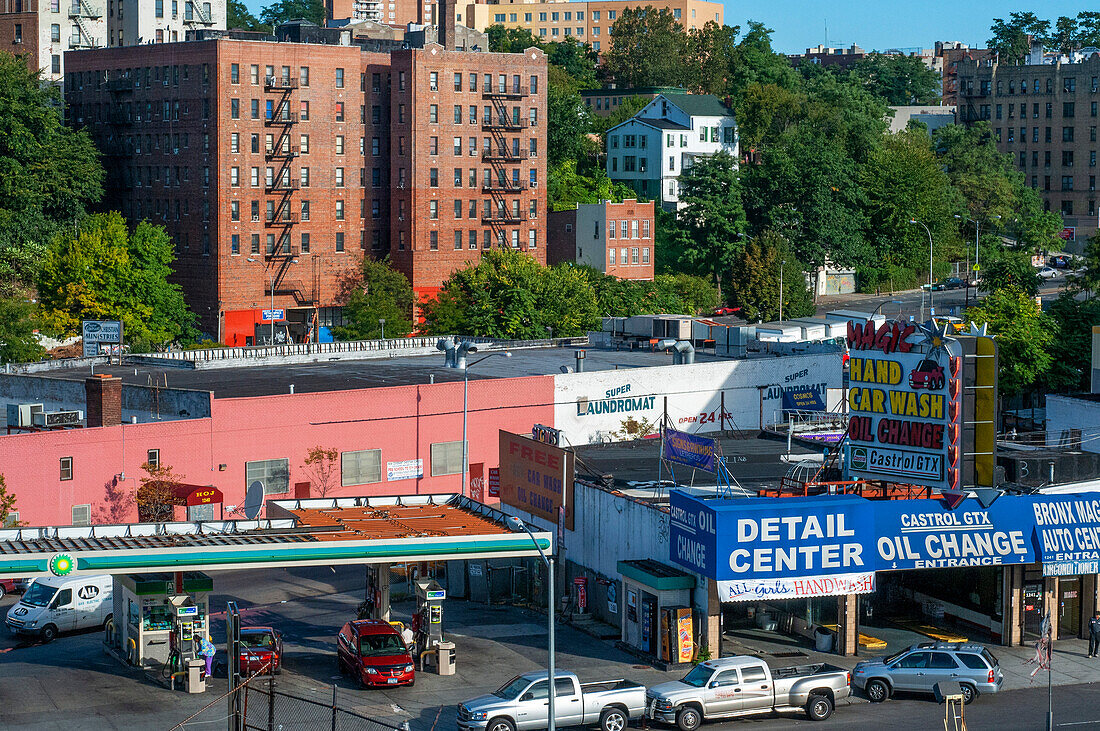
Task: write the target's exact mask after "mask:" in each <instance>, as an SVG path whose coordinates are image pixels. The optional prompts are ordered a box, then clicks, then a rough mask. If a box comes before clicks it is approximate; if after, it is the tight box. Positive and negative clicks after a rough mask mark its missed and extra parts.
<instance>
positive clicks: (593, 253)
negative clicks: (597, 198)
mask: <svg viewBox="0 0 1100 731" xmlns="http://www.w3.org/2000/svg"><path fill="white" fill-rule="evenodd" d="M653 216H654V209H653V201H646V202H645V203H639V202H638V201H636V200H634V199H632V198H628V199H627V200H624V201H623V202H622V203H615V202H613V201H601V202H599V203H593V204H588V203H581V204H579V205H578V206H577V207H576V208H574V209H573V210H569V211H554V212H552V213H550V214H549V223H548V228H549V230H548V232H547V237H548V239H549V243H548V244H547V259H548V263H550V264H560V263H562V262H569V261H571V262H576V263H578V264H586V265H588V266H590V267H592V268H593V269H598V270H599V271H601V272H603V273H604V274H610V275H611V276H613V277H619V278H620V279H653V260H654V254H655V251H656V249H655V245H654V236H655V235H656V228H655V222H654V220H653Z"/></svg>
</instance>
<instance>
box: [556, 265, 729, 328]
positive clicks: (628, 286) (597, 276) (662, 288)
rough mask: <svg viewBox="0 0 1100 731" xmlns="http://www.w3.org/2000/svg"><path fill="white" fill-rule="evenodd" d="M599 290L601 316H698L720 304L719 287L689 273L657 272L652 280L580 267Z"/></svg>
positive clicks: (597, 292) (592, 285)
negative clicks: (611, 274) (664, 314)
mask: <svg viewBox="0 0 1100 731" xmlns="http://www.w3.org/2000/svg"><path fill="white" fill-rule="evenodd" d="M577 268H578V270H579V271H581V272H582V273H583V274H584V276H585V277H587V278H588V282H589V285H590V286H591V287H592V289H593V291H594V292H595V293H596V302H597V306H598V309H599V312H600V314H601V315H605V316H616V317H628V316H630V315H651V314H658V313H675V314H685V315H696V314H699V313H701V312H712V311H713V310H714V308H715V307H717V306H718V302H719V298H718V289H717V288H716V287H715V286H714V284H713V283H711V282H710V281H709V280H707V279H705V278H703V277H696V276H692V275H690V274H673V275H669V274H658V275H657V276H656V277H655V278H654V279H653V281H644V280H632V279H620V278H618V277H613V276H610V275H607V274H604V273H603V272H600V271H597V270H595V269H593V268H591V267H577Z"/></svg>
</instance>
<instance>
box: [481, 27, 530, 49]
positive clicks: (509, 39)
mask: <svg viewBox="0 0 1100 731" xmlns="http://www.w3.org/2000/svg"><path fill="white" fill-rule="evenodd" d="M485 33H486V35H488V36H489V50H490V51H491V52H492V53H520V52H522V51H525V50H527V49H528V48H542V41H540V40H539V39H538V38H536V37H535V36H533V35H531V31H530V29H528V28H505V27H504V26H503V25H500V24H497V25H491V26H489V27H488V28H487V29H486V31H485Z"/></svg>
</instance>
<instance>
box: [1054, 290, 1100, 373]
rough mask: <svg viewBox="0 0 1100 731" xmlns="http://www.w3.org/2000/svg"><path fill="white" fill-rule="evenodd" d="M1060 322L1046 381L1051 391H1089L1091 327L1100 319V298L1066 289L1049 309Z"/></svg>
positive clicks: (1057, 323) (1056, 322) (1057, 321)
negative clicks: (1075, 293) (1082, 295)
mask: <svg viewBox="0 0 1100 731" xmlns="http://www.w3.org/2000/svg"><path fill="white" fill-rule="evenodd" d="M1047 314H1048V315H1049V316H1050V320H1051V322H1053V323H1055V324H1056V325H1057V329H1058V330H1057V337H1055V338H1054V341H1053V342H1052V343H1051V346H1050V349H1051V350H1050V355H1051V366H1050V371H1049V373H1048V374H1047V376H1046V378H1044V379H1043V384H1044V385H1045V386H1046V387H1047V389H1048V390H1049V391H1055V392H1057V391H1061V392H1073V391H1088V390H1089V386H1090V380H1091V376H1092V328H1093V326H1095V325H1096V324H1098V323H1100V300H1097V299H1096V298H1089V299H1077V298H1076V297H1074V296H1073V293H1072V292H1063V293H1062V294H1061V296H1059V297H1058V299H1056V300H1055V301H1054V302H1053V303H1052V304H1051V306H1050V310H1049V312H1048V313H1047Z"/></svg>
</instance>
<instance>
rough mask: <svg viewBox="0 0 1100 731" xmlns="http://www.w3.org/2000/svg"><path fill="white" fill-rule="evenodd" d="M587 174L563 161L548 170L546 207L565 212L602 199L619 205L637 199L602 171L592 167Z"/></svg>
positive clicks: (570, 163)
mask: <svg viewBox="0 0 1100 731" xmlns="http://www.w3.org/2000/svg"><path fill="white" fill-rule="evenodd" d="M589 172H590V174H589V175H582V174H581V173H579V172H577V163H576V161H575V160H565V161H563V162H562V163H561V164H559V165H557V166H556V167H552V168H550V173H549V177H550V181H549V183H548V184H547V186H548V187H547V191H546V199H547V205H548V206H549V207H550V210H552V211H567V210H571V209H573V208H576V207H577V204H578V203H599V202H600V201H602V200H609V201H615V202H616V203H621V202H622V201H623V200H625V199H627V198H637V194H636V193H635V192H634V191H633V189H631V188H630V186H628V185H626V184H624V183H621V182H619V181H616V180H612V179H611V178H609V177H607V173H605V172H604V171H603V168H598V167H596V168H592V169H591V170H590V171H589Z"/></svg>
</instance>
